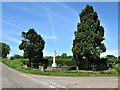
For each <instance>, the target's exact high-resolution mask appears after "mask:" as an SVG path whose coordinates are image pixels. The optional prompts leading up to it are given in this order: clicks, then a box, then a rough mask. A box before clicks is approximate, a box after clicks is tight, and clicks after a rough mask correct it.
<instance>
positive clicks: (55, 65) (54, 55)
mask: <svg viewBox="0 0 120 90" xmlns="http://www.w3.org/2000/svg"><path fill="white" fill-rule="evenodd" d="M56 55H57V52H56V51H54V54H53V63H52V67H53V68H54V67H57V64H56V62H55V57H56Z"/></svg>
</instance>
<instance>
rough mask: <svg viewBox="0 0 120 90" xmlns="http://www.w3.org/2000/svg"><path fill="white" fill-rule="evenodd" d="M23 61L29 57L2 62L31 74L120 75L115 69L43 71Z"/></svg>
mask: <svg viewBox="0 0 120 90" xmlns="http://www.w3.org/2000/svg"><path fill="white" fill-rule="evenodd" d="M23 61H27V59H16V60H9V59H3V60H2V63H4V64H6V65H7V66H9V67H10V68H13V69H15V70H17V71H20V72H23V73H29V74H37V75H48V76H118V72H117V71H116V70H115V69H111V70H103V71H86V70H64V71H44V72H43V71H41V70H38V69H33V68H23V67H22V63H23Z"/></svg>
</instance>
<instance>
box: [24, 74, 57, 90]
mask: <svg viewBox="0 0 120 90" xmlns="http://www.w3.org/2000/svg"><path fill="white" fill-rule="evenodd" d="M22 75H23V76H25V77H28V78H30V79H32V80H34V81H36V82H38V83H42V84H44V85H46V86H48V87H50V88H56V87H55V86H52V85H48V83H46V82H39V81H38V80H36V79H35V78H32V77H30V76H29V75H26V74H22Z"/></svg>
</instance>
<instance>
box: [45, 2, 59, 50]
mask: <svg viewBox="0 0 120 90" xmlns="http://www.w3.org/2000/svg"><path fill="white" fill-rule="evenodd" d="M43 5H44V7H45V10H46V13H47V16H48V18H49V22H50V26H51V30H52V34H53V36H55V31H54V28H53V24H52V20H51V17H50V15H49V12H48V10H47V7H46V6H45V4H44V3H43ZM54 43H55V46H56V51H57V52H58V48H57V42H56V37H55V38H54Z"/></svg>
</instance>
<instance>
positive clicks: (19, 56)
mask: <svg viewBox="0 0 120 90" xmlns="http://www.w3.org/2000/svg"><path fill="white" fill-rule="evenodd" d="M14 59H24V57H23V56H21V55H18V54H15V55H14V56H11V57H10V60H14Z"/></svg>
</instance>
